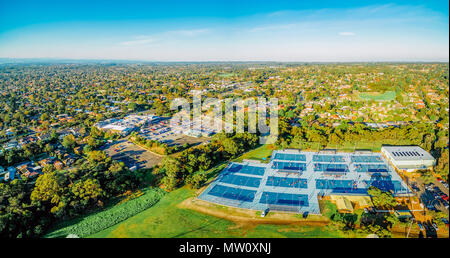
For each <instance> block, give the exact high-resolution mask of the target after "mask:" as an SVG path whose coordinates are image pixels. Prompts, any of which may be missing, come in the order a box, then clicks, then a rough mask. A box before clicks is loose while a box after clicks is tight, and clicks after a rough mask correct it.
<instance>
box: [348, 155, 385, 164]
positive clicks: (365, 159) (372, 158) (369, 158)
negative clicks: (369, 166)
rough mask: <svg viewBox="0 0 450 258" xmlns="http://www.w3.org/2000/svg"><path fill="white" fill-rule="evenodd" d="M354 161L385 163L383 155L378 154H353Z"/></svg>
mask: <svg viewBox="0 0 450 258" xmlns="http://www.w3.org/2000/svg"><path fill="white" fill-rule="evenodd" d="M351 159H352V162H353V163H383V160H382V159H381V157H377V156H367V155H366V156H356V155H355V156H352V157H351Z"/></svg>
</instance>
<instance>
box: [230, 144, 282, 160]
mask: <svg viewBox="0 0 450 258" xmlns="http://www.w3.org/2000/svg"><path fill="white" fill-rule="evenodd" d="M272 151H273V145H270V144H266V145H262V146H260V147H258V148H256V149H254V150H251V151H249V152H247V153H244V154H242V156H240V157H238V158H236V159H235V160H234V161H235V162H242V161H243V160H244V159H252V160H258V161H261V162H264V163H265V162H269V160H270V156H271V155H272Z"/></svg>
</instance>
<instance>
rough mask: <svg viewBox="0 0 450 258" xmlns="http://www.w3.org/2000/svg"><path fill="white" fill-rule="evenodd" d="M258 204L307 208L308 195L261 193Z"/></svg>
mask: <svg viewBox="0 0 450 258" xmlns="http://www.w3.org/2000/svg"><path fill="white" fill-rule="evenodd" d="M259 202H260V203H265V204H275V205H289V206H309V203H308V195H306V194H289V193H272V192H263V193H262V195H261V199H260V201H259Z"/></svg>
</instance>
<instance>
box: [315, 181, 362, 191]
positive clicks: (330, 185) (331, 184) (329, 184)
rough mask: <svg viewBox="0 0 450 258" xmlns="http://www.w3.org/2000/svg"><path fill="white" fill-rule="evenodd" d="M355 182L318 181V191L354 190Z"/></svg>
mask: <svg viewBox="0 0 450 258" xmlns="http://www.w3.org/2000/svg"><path fill="white" fill-rule="evenodd" d="M354 187H355V185H354V182H353V180H334V179H316V188H317V189H335V188H349V189H350V188H354Z"/></svg>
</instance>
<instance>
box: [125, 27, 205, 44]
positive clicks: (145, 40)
mask: <svg viewBox="0 0 450 258" xmlns="http://www.w3.org/2000/svg"><path fill="white" fill-rule="evenodd" d="M210 31H211V30H210V29H193V30H171V31H166V32H162V33H159V34H154V35H140V36H135V37H134V39H133V40H128V41H123V42H120V43H119V45H122V46H138V45H149V44H151V43H155V42H157V41H161V40H164V39H168V38H171V39H172V38H173V37H174V36H175V37H195V36H198V35H201V34H205V33H208V32H210Z"/></svg>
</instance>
